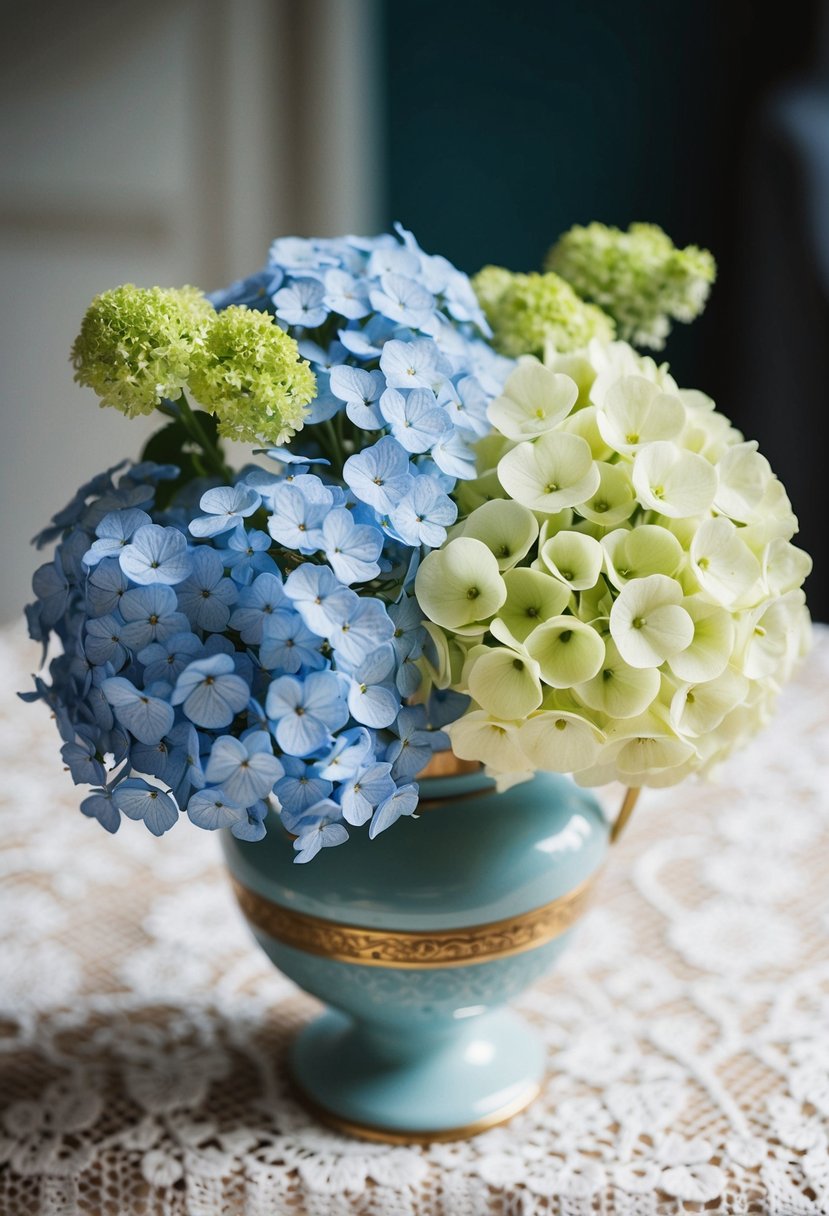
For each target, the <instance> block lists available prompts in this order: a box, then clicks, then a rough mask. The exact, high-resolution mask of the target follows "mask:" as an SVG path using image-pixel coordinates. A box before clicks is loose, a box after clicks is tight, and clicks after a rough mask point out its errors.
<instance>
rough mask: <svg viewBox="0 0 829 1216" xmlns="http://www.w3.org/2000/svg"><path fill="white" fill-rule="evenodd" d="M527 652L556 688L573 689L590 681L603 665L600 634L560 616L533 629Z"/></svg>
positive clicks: (579, 622) (580, 623) (575, 620)
mask: <svg viewBox="0 0 829 1216" xmlns="http://www.w3.org/2000/svg"><path fill="white" fill-rule="evenodd" d="M526 645H527V650H528V652H529V654H530V657H531V658H533V659H535V660H536V662H537V663H538V664H539V666H540V668H541V678H542V680H543V681H544V683H545V684H550V685H551V686H552V687H553V688H572V687H573V685H574V684H583V683H584V682H585V681H586V680H591V679H592V678H593V676H594V675H595V674H596V672H597V671H598V670H599V668H600V667H601V665H602V661H603V659H604V642H603V641H602V638H601V635H600V634H599V633H597V632H596V630H595V629H593V628H591V626H590V625H585V624H584V622H583V621H580V620H578V619H577V618H576V617H574V616H557V617H553V619H552V620H549V621H545V622H544V624H543V625H539V626H538V628H537V629H534V630H533V632H532V633H531V634H530V636H529V637H528V638H527V643H526Z"/></svg>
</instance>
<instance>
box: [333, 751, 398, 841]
mask: <svg viewBox="0 0 829 1216" xmlns="http://www.w3.org/2000/svg"><path fill="white" fill-rule="evenodd" d="M395 789H396V786H395V784H394V781H393V779H392V777H391V765H390V764H371V765H369V766H368V767H366V768H362V769H359V770H358V771H357V772H356V773H355V774H354V776H353V777H351V778H350V779H349V780H348V781H345V782H343V784H342V785H341V786H340V788H339V790H338V791H337V800H338V802H339V804H340V806H341V807H342V812H343V819H345V821H346V823H350V824H353V825H354V827H360V826H361V825H362V824H364V823H368V821H369V819H371V816H372V814H373V813H374V810H375V808H376V807H378V806H379V805H380V803H381V802H385V801H386V799H387V798H390V797H391V796H392V795H393V794H394V792H395Z"/></svg>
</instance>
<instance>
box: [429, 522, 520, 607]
mask: <svg viewBox="0 0 829 1216" xmlns="http://www.w3.org/2000/svg"><path fill="white" fill-rule="evenodd" d="M415 592H416V595H417V599H418V602H419V604H420V606H421V608H422V609H423V611H424V613H425V614H426V616H428V617H429V619H430V620H432V621H434V622H435V624H437V625H442V626H443V627H444V628H446V629H458V628H459V627H462V626H465V625H472V624H473V623H474V622H476V621H483V620H486V619H487V618H489V617H491V616H494V615H495V613H496V612H497V611H498V609H499V608H500V607H501V605H502V604H503V602H504V600H505V599H506V598H507V589H506V586H505V585H504V580H503V579H502V578H501V575H500V572H499V570H498V562H497V561H496V559H495V558H494V557H493V555H492V553H491V552H490V551H489V549H488V548H487V547H486V545H485V544H483V542H482V541H479V540H474V539H473V538H472V537H466V536H459V537H457V538H456V539H455V540H450V541H449V543H448V544H447V545H446V546H445V547H444V548H443V549H435V550H434V551H433V552H432V553H429V554H427V555H426V557H425V558H424V559H423V561H422V562H421V564H420V569H419V570H418V572H417V578H416V580H415Z"/></svg>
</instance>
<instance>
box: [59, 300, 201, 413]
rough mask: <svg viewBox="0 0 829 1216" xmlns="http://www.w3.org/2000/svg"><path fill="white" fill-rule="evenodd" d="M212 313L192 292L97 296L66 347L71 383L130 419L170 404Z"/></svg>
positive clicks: (179, 388) (181, 386)
mask: <svg viewBox="0 0 829 1216" xmlns="http://www.w3.org/2000/svg"><path fill="white" fill-rule="evenodd" d="M214 316H215V311H214V309H213V306H212V305H211V304H210V302H209V301H208V300H207V299H205V297H204V296H203V295H202V293H201V292H200V291H198V290H197V289H196V288H195V287H180V288H166V287H149V288H143V287H135V286H134V285H133V284H132V283H125V284H124V285H123V286H122V287H114V288H113V289H112V290H111V291H104V292H102V293H101V295H99V296H96V297H95V299H94V300H93V301H92V303H91V304H90V306H89V308H88V309H87V311H86V315H85V317H84V319H83V321H82V322H81V332H80V333H79V334H78V336H77V338H76V339H75V343H74V345H73V347H72V354H71V358H72V363H73V364H74V367H75V379H76V380H77V381H78V383H79V384H82V385H84V387H85V388H91V389H92V390H93V391H94V392H95V393H97V394H98V396H99V397H100V399H101V405H111V406H114V407H115V409H118V410H121V411H122V412H123V413H125V414H126V415H127V417H129V418H134V417H135V416H136V415H137V414H151V413H152V412H153V410H154V409H155V408H156V406H158V405H159V404H160V403H161V401H162V400H164V399H165V398H167V399H169V400H172V401H174V400H175V399H176V398H177V397H178V396H179V395H180V394H181V392H182V390H183V389H184V387H185V386H186V384H187V378H188V376H189V374H190V366H191V363H192V359H193V355H194V353H195V351H196V350H197V349H198V348H199V346H200V345H201V344H202V342H203V341H204V335H205V333H206V332H207V328H208V326H209V325H210V322H211V319H212V318H213V317H214Z"/></svg>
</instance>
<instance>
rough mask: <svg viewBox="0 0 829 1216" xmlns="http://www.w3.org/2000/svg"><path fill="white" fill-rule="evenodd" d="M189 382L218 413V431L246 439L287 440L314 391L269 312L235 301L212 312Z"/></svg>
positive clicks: (301, 363) (298, 425)
mask: <svg viewBox="0 0 829 1216" xmlns="http://www.w3.org/2000/svg"><path fill="white" fill-rule="evenodd" d="M189 383H190V388H191V389H192V392H193V395H194V396H195V397H196V398H197V400H198V401H200V402H201V404H202V405H204V406H206V407H207V409H209V410H212V411H213V413H215V414H216V416H217V418H218V420H219V434H220V435H223V436H224V437H225V438H227V439H237V440H240V441H242V442H249V443H255V442H257V440H259V439H265V440H267V442H268V443H276V444H281V443H285V442H286V440H288V439H290V438H291V436H292V435H294V434H295V432H296V431H298V430H299V429H300V428H301V427H302V421H303V414H304V409H305V406H306V405H308V403H309V402H310V401H311V400H312V399H313V397H314V393H315V391H316V380H315V377H314V373H313V372H312V371H311V367H310V364H308V363H306V362H305V361H304V360H303V359H300V357H299V351H298V349H297V344H296V342H295V341H294V339H293V338H292V337H291V336H290V335H289V334H287V333H285V331H284V330H283V329H280V327H279V326H278V325H277V324H276V322H275V321H274V320H273V318H272V317H271V316H270V315H269V314H268V313H265V312H257V311H256V310H254V309H249V308H245V307H244V306H243V305H239V304H234V305H231V306H230V307H229V308H225V309H224V310H223V311H222V312H220V313H218V314H216V316H215V319H214V321H213V323H212V324H211V325H210V327H209V329H208V330H207V334H206V336H205V340H204V345H203V346H202V347H201V348H200V349H199V350H198V351H197V352H196V353H195V356H194V359H193V368H192V371H191V374H190V381H189Z"/></svg>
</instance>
